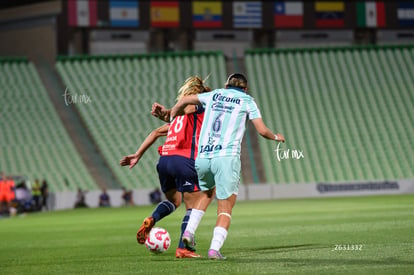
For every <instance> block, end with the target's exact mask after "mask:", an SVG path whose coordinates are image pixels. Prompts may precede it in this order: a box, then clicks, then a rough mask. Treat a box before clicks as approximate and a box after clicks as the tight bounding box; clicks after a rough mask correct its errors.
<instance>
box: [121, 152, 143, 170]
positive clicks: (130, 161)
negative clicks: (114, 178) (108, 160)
mask: <svg viewBox="0 0 414 275" xmlns="http://www.w3.org/2000/svg"><path fill="white" fill-rule="evenodd" d="M138 161H139V158H138V157H137V156H136V155H129V156H125V157H123V158H122V159H121V160H120V161H119V164H121V166H127V165H129V169H131V168H133V167H134V166H135V165H136V164H137V163H138Z"/></svg>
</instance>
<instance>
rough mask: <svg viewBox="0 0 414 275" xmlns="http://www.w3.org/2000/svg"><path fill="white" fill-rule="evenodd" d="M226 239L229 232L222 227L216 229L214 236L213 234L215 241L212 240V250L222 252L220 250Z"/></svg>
mask: <svg viewBox="0 0 414 275" xmlns="http://www.w3.org/2000/svg"><path fill="white" fill-rule="evenodd" d="M226 238H227V230H226V229H225V228H224V227H221V226H216V227H214V234H213V239H212V240H211V245H210V249H214V250H216V251H220V248H221V247H222V246H223V244H224V241H225V240H226Z"/></svg>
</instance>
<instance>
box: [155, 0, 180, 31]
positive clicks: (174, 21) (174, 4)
mask: <svg viewBox="0 0 414 275" xmlns="http://www.w3.org/2000/svg"><path fill="white" fill-rule="evenodd" d="M179 24H180V11H179V3H178V1H151V27H156V28H159V27H164V28H176V27H178V26H179Z"/></svg>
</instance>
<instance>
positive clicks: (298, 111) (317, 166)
mask: <svg viewBox="0 0 414 275" xmlns="http://www.w3.org/2000/svg"><path fill="white" fill-rule="evenodd" d="M246 67H247V72H248V75H249V78H250V83H251V85H250V86H251V93H252V95H253V96H254V97H255V98H256V100H257V102H258V105H259V106H260V107H261V109H262V110H263V117H264V119H265V122H266V123H267V124H269V126H270V127H271V128H272V129H274V130H277V131H279V132H281V133H283V134H285V137H286V139H287V143H286V144H283V145H282V146H281V147H283V148H284V149H286V150H287V149H301V150H303V151H304V155H305V158H304V159H300V160H292V159H289V160H282V161H280V162H279V161H277V158H276V153H275V151H274V150H275V149H276V144H274V143H271V142H268V141H266V140H260V151H261V153H262V156H263V159H264V163H265V172H266V176H267V181H268V182H275V183H296V182H321V181H335V182H336V181H352V180H383V179H402V178H413V177H414V170H413V169H412V167H414V158H413V155H414V143H413V140H414V139H413V138H412V137H413V134H414V127H413V125H414V124H413V122H414V121H413V117H414V93H413V92H412V91H413V90H414V78H413V77H412V75H413V72H414V47H413V46H389V47H366V48H358V47H350V48H333V49H332V48H331V49H329V48H327V49H314V50H302V49H300V50H298V49H296V50H252V51H248V52H247V53H246Z"/></svg>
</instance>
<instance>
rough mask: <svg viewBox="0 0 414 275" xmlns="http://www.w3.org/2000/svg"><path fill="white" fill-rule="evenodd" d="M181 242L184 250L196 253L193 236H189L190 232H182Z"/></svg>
mask: <svg viewBox="0 0 414 275" xmlns="http://www.w3.org/2000/svg"><path fill="white" fill-rule="evenodd" d="M181 240H182V241H183V243H184V245H185V248H187V249H188V250H191V251H196V248H195V240H194V234H191V233H190V232H188V231H187V230H186V231H184V233H183V237H182V238H181Z"/></svg>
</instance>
